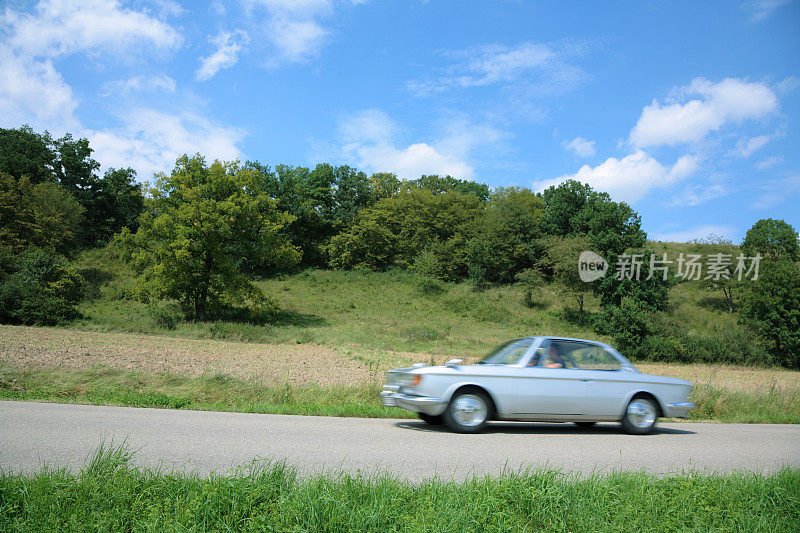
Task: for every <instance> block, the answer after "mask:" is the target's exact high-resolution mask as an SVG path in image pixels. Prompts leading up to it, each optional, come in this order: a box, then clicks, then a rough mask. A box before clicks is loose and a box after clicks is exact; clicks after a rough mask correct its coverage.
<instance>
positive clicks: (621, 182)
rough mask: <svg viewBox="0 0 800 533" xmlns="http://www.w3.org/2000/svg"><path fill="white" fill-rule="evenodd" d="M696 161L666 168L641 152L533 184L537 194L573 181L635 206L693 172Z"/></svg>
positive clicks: (688, 157)
mask: <svg viewBox="0 0 800 533" xmlns="http://www.w3.org/2000/svg"><path fill="white" fill-rule="evenodd" d="M697 165H698V158H697V157H696V156H693V155H685V156H683V157H681V158H680V159H678V160H677V161H676V162H675V164H674V165H672V167H665V166H664V165H662V164H661V163H660V162H658V161H657V160H656V159H654V158H653V157H651V156H650V155H649V154H647V153H646V152H644V151H642V150H637V151H636V152H634V153H633V154H631V155H629V156H627V157H624V158H622V159H616V158H614V157H609V158H608V159H606V161H605V162H603V163H601V164H600V165H598V166H596V167H591V166H589V165H584V166H582V167H581V168H580V169H579V170H578V172H576V173H575V174H571V175H567V176H561V177H559V178H555V179H551V180H541V181H537V182H536V183H534V188H535V189H536V190H537V191H543V190H544V189H546V188H548V187H550V186H551V185H558V184H559V183H561V182H563V181H565V180H567V179H574V180H577V181H580V182H582V183H588V184H589V185H591V186H592V187H594V188H595V189H597V190H600V191H605V192H607V193H609V194H610V195H611V196H612V198H614V199H615V200H617V201H625V202H628V203H635V202H637V201H638V200H641V199H642V198H643V197H644V196H645V195H646V194H647V193H648V192H650V191H651V190H652V189H654V188H656V187H663V186H666V185H671V184H673V183H676V182H678V181H680V180H683V179H685V178H687V177H689V176H690V175H691V174H693V173H694V172H695V170H696V169H697Z"/></svg>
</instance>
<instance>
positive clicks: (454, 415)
mask: <svg viewBox="0 0 800 533" xmlns="http://www.w3.org/2000/svg"><path fill="white" fill-rule="evenodd" d="M491 405H492V404H491V401H490V400H489V398H488V397H487V396H486V395H485V394H484V393H482V392H479V391H476V390H468V391H464V392H457V393H456V394H455V395H454V396H453V399H452V400H450V404H449V405H448V406H447V409H445V411H444V421H445V423H447V426H448V427H449V428H450V429H452V430H453V431H455V432H457V433H478V432H479V431H481V430H482V429H483V428H484V427H486V422H487V421H488V420H489V414H490V412H491Z"/></svg>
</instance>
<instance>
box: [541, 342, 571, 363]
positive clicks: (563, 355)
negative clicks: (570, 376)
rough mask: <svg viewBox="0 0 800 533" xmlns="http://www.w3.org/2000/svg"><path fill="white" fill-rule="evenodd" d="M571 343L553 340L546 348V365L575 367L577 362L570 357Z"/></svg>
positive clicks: (544, 347)
mask: <svg viewBox="0 0 800 533" xmlns="http://www.w3.org/2000/svg"><path fill="white" fill-rule="evenodd" d="M570 344H571V343H569V342H567V341H557V340H551V341H549V342H548V343H547V345H546V346H543V347H542V348H543V349H544V364H543V365H542V366H544V367H545V368H575V364H574V363H573V362H572V360H571V359H570V357H569V353H570V351H571V349H572V346H570Z"/></svg>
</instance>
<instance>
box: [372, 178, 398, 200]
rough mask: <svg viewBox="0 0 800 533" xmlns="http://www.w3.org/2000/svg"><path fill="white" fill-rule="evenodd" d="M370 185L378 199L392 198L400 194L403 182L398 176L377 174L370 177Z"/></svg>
mask: <svg viewBox="0 0 800 533" xmlns="http://www.w3.org/2000/svg"><path fill="white" fill-rule="evenodd" d="M369 184H370V186H371V187H372V190H373V191H375V195H376V196H377V197H378V198H391V197H392V196H396V195H397V193H398V192H400V186H401V182H400V180H399V179H397V175H396V174H392V173H389V172H376V173H375V174H373V175H372V176H370V177H369Z"/></svg>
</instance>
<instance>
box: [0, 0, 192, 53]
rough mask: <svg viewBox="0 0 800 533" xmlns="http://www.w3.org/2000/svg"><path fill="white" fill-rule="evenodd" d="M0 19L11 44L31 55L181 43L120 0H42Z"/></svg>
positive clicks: (168, 47) (159, 23)
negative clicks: (28, 9)
mask: <svg viewBox="0 0 800 533" xmlns="http://www.w3.org/2000/svg"><path fill="white" fill-rule="evenodd" d="M0 23H1V24H2V25H3V26H5V27H7V28H9V29H10V30H11V31H10V32H9V33H10V36H9V39H8V41H7V44H8V45H10V46H11V47H12V48H14V49H15V50H17V51H18V52H20V53H23V54H26V55H31V56H45V57H56V56H61V55H67V54H72V53H75V52H79V51H81V52H88V53H97V52H121V51H124V50H127V49H130V48H132V47H141V46H143V45H148V46H152V47H153V48H154V49H158V50H171V49H174V48H176V47H178V46H180V44H181V42H182V38H181V36H180V35H179V34H178V32H177V31H176V30H175V29H174V28H172V26H170V25H169V24H167V23H165V22H163V21H161V20H158V19H156V18H154V17H152V16H150V15H149V14H147V13H145V12H139V11H133V10H131V9H128V8H123V7H121V6H120V4H119V2H117V1H116V0H42V1H41V2H39V3H38V4H37V5H36V7H35V9H34V13H33V14H28V13H18V12H16V11H12V10H11V9H6V11H5V12H4V13H3V14H2V15H1V16H0Z"/></svg>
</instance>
